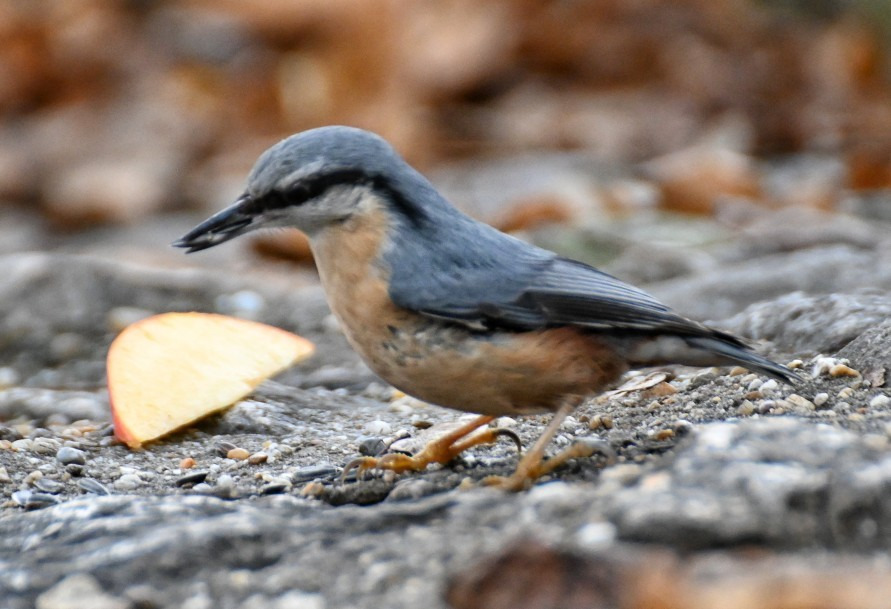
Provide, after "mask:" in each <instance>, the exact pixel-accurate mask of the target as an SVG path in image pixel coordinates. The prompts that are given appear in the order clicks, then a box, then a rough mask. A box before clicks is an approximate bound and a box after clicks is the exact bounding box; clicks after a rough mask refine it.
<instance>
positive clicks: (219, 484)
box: [214, 474, 235, 492]
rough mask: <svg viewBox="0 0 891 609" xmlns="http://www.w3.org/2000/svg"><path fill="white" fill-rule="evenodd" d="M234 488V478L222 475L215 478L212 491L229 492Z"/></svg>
mask: <svg viewBox="0 0 891 609" xmlns="http://www.w3.org/2000/svg"><path fill="white" fill-rule="evenodd" d="M234 488H235V478H233V477H232V476H230V475H229V474H222V475H221V476H220V477H219V478H217V481H216V484H215V485H214V490H215V491H216V492H220V491H224V492H229V491H231V490H233V489H234Z"/></svg>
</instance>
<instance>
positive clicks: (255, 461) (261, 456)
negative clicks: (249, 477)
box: [248, 452, 269, 465]
mask: <svg viewBox="0 0 891 609" xmlns="http://www.w3.org/2000/svg"><path fill="white" fill-rule="evenodd" d="M268 459H269V455H267V454H266V453H264V452H257V453H254V454H252V455H251V456H250V457H248V463H250V464H251V465H260V464H261V463H266V461H267V460H268Z"/></svg>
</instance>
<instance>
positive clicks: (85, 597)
mask: <svg viewBox="0 0 891 609" xmlns="http://www.w3.org/2000/svg"><path fill="white" fill-rule="evenodd" d="M129 606H130V603H129V602H127V601H125V600H123V599H120V598H116V597H114V596H111V595H110V594H108V593H107V592H105V591H104V590H103V589H102V587H101V586H100V585H99V582H97V581H96V579H95V578H93V576H92V575H88V574H86V573H76V574H74V575H69V576H68V577H66V578H65V579H63V580H62V581H60V582H59V583H57V584H56V585H55V586H53V587H52V588H50V589H49V590H47V591H46V592H44V593H43V594H41V595H40V596H38V597H37V604H36V609H80V608H81V607H89V608H90V609H127V607H129Z"/></svg>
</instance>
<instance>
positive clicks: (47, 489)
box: [34, 478, 65, 495]
mask: <svg viewBox="0 0 891 609" xmlns="http://www.w3.org/2000/svg"><path fill="white" fill-rule="evenodd" d="M34 488H36V489H38V490H41V491H43V492H44V493H49V494H51V495H56V494H58V493H61V492H62V490H63V489H64V488H65V485H64V484H62V483H61V482H59V481H58V480H53V479H52V478H41V479H39V480H36V481H35V482H34Z"/></svg>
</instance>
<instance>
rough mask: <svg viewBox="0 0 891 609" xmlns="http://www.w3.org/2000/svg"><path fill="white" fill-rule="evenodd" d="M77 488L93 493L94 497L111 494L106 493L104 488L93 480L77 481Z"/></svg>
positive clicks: (106, 490)
mask: <svg viewBox="0 0 891 609" xmlns="http://www.w3.org/2000/svg"><path fill="white" fill-rule="evenodd" d="M77 486H78V488H80V489H81V490H83V491H86V492H88V493H93V494H94V495H110V494H111V493H110V492H109V491H108V489H107V488H105V486H103V485H102V484H101V483H100V482H99V481H98V480H94V479H93V478H83V479H81V480H78V481H77Z"/></svg>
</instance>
